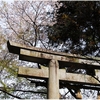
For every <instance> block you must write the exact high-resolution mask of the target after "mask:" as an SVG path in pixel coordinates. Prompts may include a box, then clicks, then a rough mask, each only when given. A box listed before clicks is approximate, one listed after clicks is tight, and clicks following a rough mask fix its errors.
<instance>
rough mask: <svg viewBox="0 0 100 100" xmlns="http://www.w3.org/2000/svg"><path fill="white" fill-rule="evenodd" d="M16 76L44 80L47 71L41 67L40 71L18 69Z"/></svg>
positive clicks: (46, 76) (35, 69) (24, 68)
mask: <svg viewBox="0 0 100 100" xmlns="http://www.w3.org/2000/svg"><path fill="white" fill-rule="evenodd" d="M18 76H21V77H30V78H31V77H34V78H41V79H45V78H48V69H47V68H45V67H43V66H41V69H37V68H26V67H19V70H18Z"/></svg>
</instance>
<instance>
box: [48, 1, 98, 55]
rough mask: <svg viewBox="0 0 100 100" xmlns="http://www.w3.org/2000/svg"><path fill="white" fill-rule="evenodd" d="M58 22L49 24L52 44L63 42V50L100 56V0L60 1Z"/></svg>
mask: <svg viewBox="0 0 100 100" xmlns="http://www.w3.org/2000/svg"><path fill="white" fill-rule="evenodd" d="M56 7H57V9H56V14H55V15H56V16H55V17H56V18H54V20H55V19H56V22H55V24H54V25H53V26H48V29H47V30H48V38H49V42H50V43H51V44H52V45H55V44H56V45H55V46H59V44H63V48H64V50H63V51H66V52H69V53H74V54H81V55H89V56H91V55H93V56H100V54H99V51H100V48H99V47H100V2H99V1H59V2H58V4H56Z"/></svg>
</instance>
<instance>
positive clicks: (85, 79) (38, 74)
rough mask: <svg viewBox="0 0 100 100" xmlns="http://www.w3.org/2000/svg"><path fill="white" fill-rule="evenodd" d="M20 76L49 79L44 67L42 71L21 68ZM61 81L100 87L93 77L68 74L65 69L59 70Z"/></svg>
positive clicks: (46, 69)
mask: <svg viewBox="0 0 100 100" xmlns="http://www.w3.org/2000/svg"><path fill="white" fill-rule="evenodd" d="M18 75H19V76H23V77H32V78H39V79H43V78H49V73H48V68H43V67H42V68H41V69H34V68H26V67H19V72H18ZM52 78H53V77H52ZM59 80H61V81H67V82H71V83H79V84H84V85H98V86H100V82H98V81H97V80H96V79H95V78H93V77H92V76H89V75H83V74H74V73H66V70H65V69H59Z"/></svg>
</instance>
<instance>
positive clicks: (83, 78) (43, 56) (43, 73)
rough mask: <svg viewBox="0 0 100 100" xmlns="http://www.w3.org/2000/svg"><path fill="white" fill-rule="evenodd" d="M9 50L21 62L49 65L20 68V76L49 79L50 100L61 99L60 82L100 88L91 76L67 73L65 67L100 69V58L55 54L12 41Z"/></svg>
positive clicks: (99, 84) (8, 43) (9, 42)
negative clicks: (36, 67) (45, 65)
mask: <svg viewBox="0 0 100 100" xmlns="http://www.w3.org/2000/svg"><path fill="white" fill-rule="evenodd" d="M7 46H8V50H9V52H11V53H14V54H18V55H19V59H20V60H25V61H30V62H35V63H39V64H48V67H49V68H47V67H41V69H35V68H25V67H19V72H18V75H19V76H23V77H33V78H34V77H35V78H39V79H45V78H46V79H47V78H48V98H49V99H59V80H60V81H67V82H71V83H74V84H75V83H79V84H86V85H94V86H100V83H99V82H98V81H97V80H96V79H95V78H93V77H92V76H89V75H84V74H75V73H66V70H65V69H59V68H63V67H65V66H66V67H70V66H71V65H74V66H75V68H80V69H86V68H87V67H90V68H94V69H100V63H99V61H100V58H92V59H91V58H89V57H87V58H86V57H84V56H78V55H73V54H67V53H62V52H54V51H51V50H45V49H41V48H36V47H30V46H26V45H22V44H18V43H15V42H12V41H8V42H7Z"/></svg>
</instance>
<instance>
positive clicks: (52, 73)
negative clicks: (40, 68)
mask: <svg viewBox="0 0 100 100" xmlns="http://www.w3.org/2000/svg"><path fill="white" fill-rule="evenodd" d="M48 75H49V80H48V92H49V94H48V98H50V99H59V64H58V61H57V60H51V61H50V63H49V73H48Z"/></svg>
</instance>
